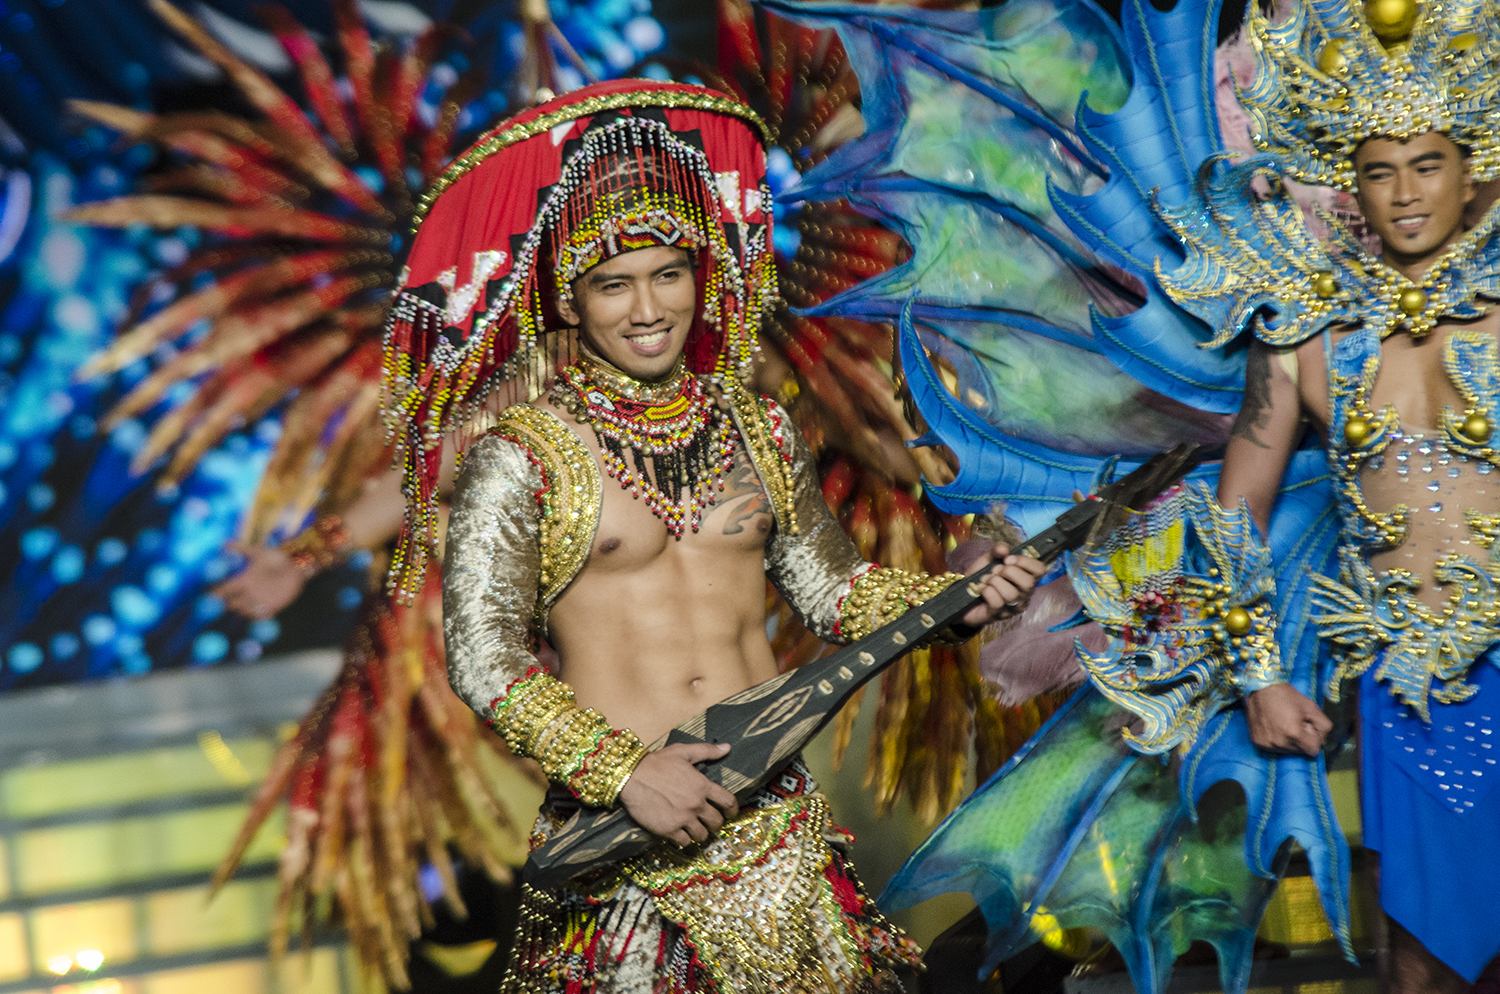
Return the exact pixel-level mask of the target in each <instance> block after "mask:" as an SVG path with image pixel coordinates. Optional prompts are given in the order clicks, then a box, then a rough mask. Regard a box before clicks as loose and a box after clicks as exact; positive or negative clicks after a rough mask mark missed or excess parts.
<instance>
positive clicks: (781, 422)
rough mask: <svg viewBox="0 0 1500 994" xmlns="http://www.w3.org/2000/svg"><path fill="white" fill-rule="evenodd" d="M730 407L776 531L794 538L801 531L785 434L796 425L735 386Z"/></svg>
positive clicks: (773, 404)
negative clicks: (768, 506) (772, 515)
mask: <svg viewBox="0 0 1500 994" xmlns="http://www.w3.org/2000/svg"><path fill="white" fill-rule="evenodd" d="M729 405H730V409H731V410H732V411H733V412H734V420H735V423H736V424H737V425H739V429H740V437H741V438H743V439H744V440H745V450H746V451H747V452H749V453H750V461H751V462H753V463H754V464H755V472H756V473H757V474H759V476H760V482H761V486H763V487H765V488H766V497H767V499H768V500H770V502H771V510H772V511H773V512H774V513H775V515H776V528H777V530H778V531H780V532H781V534H782V535H786V536H789V535H796V534H797V533H798V532H799V531H800V529H801V523H800V521H799V520H798V517H797V500H796V495H797V476H796V473H797V467H796V466H794V465H793V461H792V445H791V442H790V440H789V439H788V438H787V436H786V434H785V433H786V432H787V431H789V430H790V431H796V430H797V426H796V425H794V424H792V423H791V419H790V418H789V417H787V414H786V412H785V411H783V410H782V409H781V407H780V406H779V405H777V404H776V402H775V401H773V400H771V399H770V398H769V397H757V396H755V395H754V394H753V393H751V392H750V391H749V390H746V389H745V388H744V387H743V386H740V385H739V384H738V383H736V384H735V385H734V387H733V389H732V392H731V393H730V395H729Z"/></svg>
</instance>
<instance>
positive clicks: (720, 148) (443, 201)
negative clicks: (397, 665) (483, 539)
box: [384, 80, 775, 592]
mask: <svg viewBox="0 0 1500 994" xmlns="http://www.w3.org/2000/svg"><path fill="white" fill-rule="evenodd" d="M764 140H765V126H764V125H763V124H762V123H761V122H760V120H759V118H758V117H756V115H755V113H754V112H753V111H751V110H750V109H749V108H748V107H746V106H745V105H743V104H741V103H739V102H738V101H736V100H733V99H731V98H729V97H726V96H724V95H722V94H719V93H716V92H714V91H712V90H708V89H704V88H703V87H697V86H688V85H684V84H676V83H672V84H667V83H655V82H651V81H648V80H617V81H612V82H608V83H601V84H596V85H594V86H589V87H585V88H584V89H581V90H578V91H575V92H574V93H570V94H568V95H566V96H563V97H559V98H557V99H556V100H553V101H550V102H548V103H546V104H543V105H541V106H539V107H536V108H533V109H531V110H529V111H526V112H525V113H522V114H520V115H518V116H516V117H514V118H511V119H510V120H508V121H505V122H503V123H502V124H500V125H499V126H498V127H496V128H495V129H493V130H492V131H490V132H488V133H486V134H485V135H484V136H482V137H481V138H480V139H479V141H478V142H476V143H475V144H474V145H473V147H471V148H470V149H469V150H468V151H467V152H465V153H464V154H463V155H461V156H459V157H458V158H457V159H456V160H454V162H453V164H452V165H451V166H450V167H449V168H448V170H447V172H446V173H444V175H443V176H442V177H440V178H439V180H438V181H437V182H436V183H435V184H434V185H433V187H432V189H431V190H430V192H429V193H428V194H427V195H426V196H424V198H423V202H422V204H421V206H420V207H419V209H418V212H417V225H418V226H417V229H416V237H415V241H414V243H413V246H412V251H411V256H410V258H409V260H408V262H407V266H406V268H405V270H403V272H402V275H401V289H400V291H399V292H398V293H397V294H396V297H395V300H394V303H393V305H392V308H391V316H390V320H389V323H388V325H387V328H386V335H385V368H384V388H385V410H386V416H387V419H388V427H389V429H390V430H391V431H392V433H393V434H394V436H395V442H396V445H397V448H398V451H399V452H400V453H401V454H402V455H403V457H404V459H405V463H406V491H407V504H408V521H407V528H406V531H405V534H404V535H403V539H402V542H401V545H400V546H399V547H398V549H397V552H396V556H395V558H394V560H393V562H392V569H391V583H392V586H393V587H394V588H396V589H398V590H401V591H403V592H406V591H408V590H409V589H410V588H411V587H412V585H413V584H414V583H416V582H419V581H420V577H421V576H422V568H423V563H424V561H425V553H426V548H427V546H428V544H429V543H430V541H431V539H432V537H433V536H434V535H435V533H436V524H437V503H436V486H437V479H438V473H439V469H440V466H441V462H442V440H443V437H444V436H445V435H446V434H447V433H448V432H450V431H457V432H459V433H460V434H461V435H463V436H466V437H473V436H474V435H475V434H477V432H478V431H479V430H482V429H483V427H484V424H485V419H486V418H487V417H488V415H489V413H490V412H492V411H496V410H499V409H500V408H502V407H504V406H506V405H507V404H509V403H514V402H516V401H524V400H529V399H533V398H535V397H536V396H537V395H538V394H540V393H541V392H542V391H543V390H544V389H546V388H547V387H548V386H549V385H550V383H551V381H552V379H553V378H554V376H555V375H556V373H557V372H558V370H559V369H561V368H562V367H563V366H565V365H567V364H568V363H569V362H571V361H572V360H573V358H574V357H575V355H574V353H575V350H576V342H575V341H574V340H573V337H572V336H571V335H568V334H564V333H558V332H555V331H553V329H554V328H556V327H557V326H558V323H557V321H556V319H555V317H554V314H553V311H554V306H555V303H554V298H555V297H557V296H564V297H565V296H566V295H567V294H568V293H569V282H570V281H571V280H572V279H574V278H576V277H577V276H578V275H579V274H581V273H582V272H584V271H585V270H587V269H588V268H589V267H590V266H592V265H594V264H595V263H597V262H599V261H601V260H602V259H606V258H609V257H611V256H613V255H615V254H617V253H619V252H624V251H629V250H630V249H634V248H641V247H645V246H649V245H673V246H680V247H683V248H687V249H689V250H691V251H693V253H694V256H695V262H696V266H697V285H698V287H699V288H700V289H699V293H700V300H701V302H700V307H699V312H698V315H697V318H696V320H695V322H694V326H693V328H692V330H691V332H690V334H689V336H688V340H687V347H686V351H685V356H686V359H687V365H688V370H689V372H691V373H693V374H695V375H699V376H703V375H709V376H713V377H715V378H717V379H720V380H721V381H727V380H733V379H743V378H744V377H745V376H746V375H748V370H749V362H750V359H751V358H752V355H753V352H754V349H755V341H756V332H757V329H758V328H759V326H760V323H761V320H762V318H763V316H764V314H765V312H766V309H767V308H768V307H769V305H770V304H771V302H772V301H773V300H774V298H775V278H774V274H773V271H772V268H771V267H772V256H771V251H770V247H769V246H770V228H771V211H770V188H769V187H768V186H767V184H766V179H765V174H766V159H765V147H764ZM465 442H466V438H464V437H461V438H459V445H460V448H461V449H462V448H463V447H464V445H465Z"/></svg>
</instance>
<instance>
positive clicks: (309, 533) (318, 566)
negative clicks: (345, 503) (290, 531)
mask: <svg viewBox="0 0 1500 994" xmlns="http://www.w3.org/2000/svg"><path fill="white" fill-rule="evenodd" d="M281 551H282V552H285V553H286V554H287V555H288V556H290V557H291V560H292V565H293V566H294V567H296V569H297V572H299V573H301V574H302V575H303V576H314V575H316V574H318V573H321V572H323V571H324V570H325V569H327V568H328V567H330V566H333V565H334V564H336V563H341V562H343V561H344V560H345V559H346V558H347V557H348V555H349V529H347V528H345V527H344V521H343V519H342V518H340V517H339V516H338V515H337V514H325V515H322V516H321V517H319V518H318V519H317V520H315V521H314V522H313V523H312V524H310V525H308V526H307V527H306V528H304V529H302V530H301V531H300V532H298V533H297V534H296V535H293V536H292V537H291V538H289V539H287V540H286V541H285V542H283V543H282V544H281Z"/></svg>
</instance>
